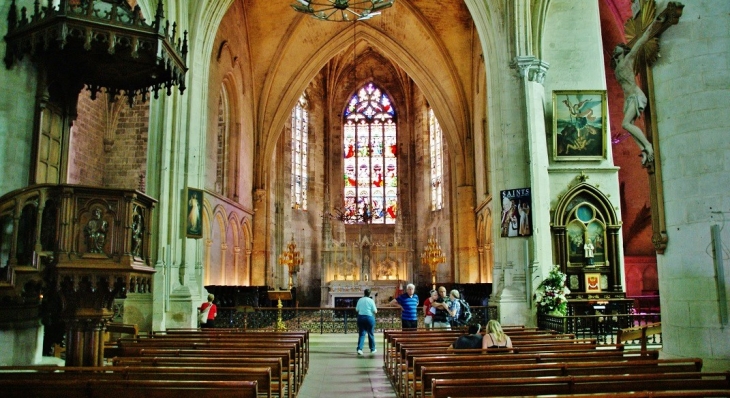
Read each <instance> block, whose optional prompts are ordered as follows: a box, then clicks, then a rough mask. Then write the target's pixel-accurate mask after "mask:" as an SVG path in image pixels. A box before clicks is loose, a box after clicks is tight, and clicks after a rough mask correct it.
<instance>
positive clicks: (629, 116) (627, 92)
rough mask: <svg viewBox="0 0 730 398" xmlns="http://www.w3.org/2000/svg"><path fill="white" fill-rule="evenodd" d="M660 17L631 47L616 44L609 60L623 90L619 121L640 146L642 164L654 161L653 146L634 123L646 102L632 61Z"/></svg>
mask: <svg viewBox="0 0 730 398" xmlns="http://www.w3.org/2000/svg"><path fill="white" fill-rule="evenodd" d="M660 18H663V17H660ZM660 18H655V19H654V20H653V21H652V22H651V24H649V26H647V27H646V29H645V30H644V33H642V35H641V37H639V38H638V39H637V40H636V43H634V46H633V47H629V46H627V45H626V44H623V43H621V44H619V45H617V46H616V48H615V49H614V50H613V56H612V62H611V63H612V66H613V67H614V74H615V75H616V80H618V82H619V84H620V85H621V89H622V90H623V91H624V119H623V121H622V122H621V127H623V128H624V129H626V131H628V132H629V133H630V134H631V136H632V137H634V140H635V141H636V143H637V144H639V147H640V148H641V164H643V165H646V163H647V162H649V163H651V162H653V161H654V147H653V146H652V145H651V143H650V142H649V140H648V139H647V138H646V136H645V135H644V132H643V131H641V129H640V128H638V127H637V126H636V125H634V122H635V121H636V119H638V118H639V117H640V116H641V114H642V113H643V112H644V108H645V107H646V103H647V98H646V95H645V94H644V92H643V91H641V88H640V87H639V85H638V84H636V75H635V74H634V62H635V61H636V56H637V54H638V53H639V51H640V50H641V48H642V46H643V45H644V43H646V42H647V41H648V40H649V38H650V37H651V34H652V28H653V27H654V24H655V23H656V22H657V21H659V20H660Z"/></svg>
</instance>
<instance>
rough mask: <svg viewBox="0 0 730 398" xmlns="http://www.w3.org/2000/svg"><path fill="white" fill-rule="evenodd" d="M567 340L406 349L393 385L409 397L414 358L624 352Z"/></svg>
mask: <svg viewBox="0 0 730 398" xmlns="http://www.w3.org/2000/svg"><path fill="white" fill-rule="evenodd" d="M570 341H571V340H567V341H566V342H565V343H559V342H556V343H553V344H546V345H543V344H539V345H537V346H531V345H529V344H526V345H524V346H517V347H513V348H490V349H486V350H484V349H463V350H447V349H444V348H438V347H437V348H433V349H429V348H408V347H404V349H403V353H402V354H401V355H400V356H398V358H396V365H395V369H396V372H395V374H394V375H393V379H392V381H393V383H394V385H396V388H398V391H402V392H403V393H405V394H406V395H407V388H406V385H407V384H409V383H411V382H412V381H413V380H414V379H415V377H414V375H415V374H416V373H415V372H414V371H413V360H412V359H413V358H415V357H431V356H440V355H444V354H446V355H451V356H462V355H480V354H481V355H482V356H484V357H485V358H493V355H494V356H496V355H506V354H528V355H529V354H532V353H558V352H577V353H593V352H597V351H598V348H599V347H601V348H602V349H603V348H605V350H603V351H607V352H608V351H623V346H598V345H596V344H582V343H577V344H573V343H571V342H570Z"/></svg>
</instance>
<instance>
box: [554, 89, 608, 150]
mask: <svg viewBox="0 0 730 398" xmlns="http://www.w3.org/2000/svg"><path fill="white" fill-rule="evenodd" d="M606 114H607V113H606V92H605V91H595V90H594V91H591V90H580V91H578V90H573V91H553V160H556V161H576V160H578V161H580V160H603V159H605V158H606V122H607V119H606Z"/></svg>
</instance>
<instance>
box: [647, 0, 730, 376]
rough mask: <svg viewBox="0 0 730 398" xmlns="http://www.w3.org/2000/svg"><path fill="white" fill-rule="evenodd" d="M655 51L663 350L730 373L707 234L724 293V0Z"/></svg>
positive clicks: (728, 159)
mask: <svg viewBox="0 0 730 398" xmlns="http://www.w3.org/2000/svg"><path fill="white" fill-rule="evenodd" d="M660 8H661V7H660ZM661 49H662V57H661V58H660V59H659V61H658V62H657V63H656V64H655V66H654V85H655V87H656V91H655V95H656V108H657V109H656V114H657V127H658V132H659V140H660V141H659V146H660V150H661V161H662V166H663V176H664V178H663V183H664V202H665V206H666V207H665V208H666V212H665V213H666V223H667V233H668V236H669V242H668V246H667V250H666V251H665V253H664V255H659V256H658V259H657V260H658V270H659V289H660V291H661V306H662V332H663V339H664V353H665V354H667V355H669V356H679V357H694V356H698V357H702V358H703V360H704V364H705V365H704V367H703V370H711V369H715V370H727V369H730V344H727V342H728V341H730V328H728V327H727V325H722V324H721V322H720V312H719V304H720V303H719V301H718V297H719V296H718V290H717V285H716V280H715V277H716V272H715V266H714V263H713V253H712V248H711V243H712V239H711V234H710V227H711V226H713V225H718V226H720V228H721V230H722V232H721V234H720V235H721V237H722V241H723V242H725V243H723V253H722V256H723V259H724V262H725V274H724V275H720V277H721V278H724V280H725V285H726V286H730V273H729V271H730V269H729V268H730V267H728V265H727V251H726V250H727V249H726V248H727V247H728V242H730V232H729V230H728V228H722V227H724V226H725V217H726V216H727V214H728V213H730V194H728V189H727V187H728V186H729V185H730V173H729V171H730V141H728V140H727V131H728V129H730V120H728V119H727V118H726V117H722V116H721V115H724V114H725V113H726V108H727V104H728V103H730V3H728V2H726V1H724V0H698V1H694V2H692V3H691V4H687V5H686V6H685V8H684V12H683V15H682V18H681V19H680V21H679V24H678V25H676V26H672V27H671V28H670V29H668V30H667V31H666V32H664V34H662V37H661ZM725 297H730V296H729V295H727V292H726V296H725ZM726 304H730V303H726Z"/></svg>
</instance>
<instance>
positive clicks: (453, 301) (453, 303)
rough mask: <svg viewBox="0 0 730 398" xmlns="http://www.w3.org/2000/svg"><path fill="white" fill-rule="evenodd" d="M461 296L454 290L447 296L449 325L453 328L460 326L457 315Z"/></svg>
mask: <svg viewBox="0 0 730 398" xmlns="http://www.w3.org/2000/svg"><path fill="white" fill-rule="evenodd" d="M460 296H461V295H460V294H459V291H458V290H456V289H453V290H451V294H449V302H448V306H449V318H448V319H449V324H450V325H451V326H453V327H458V326H461V325H459V322H458V320H459V313H461V303H459V297H460Z"/></svg>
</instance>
